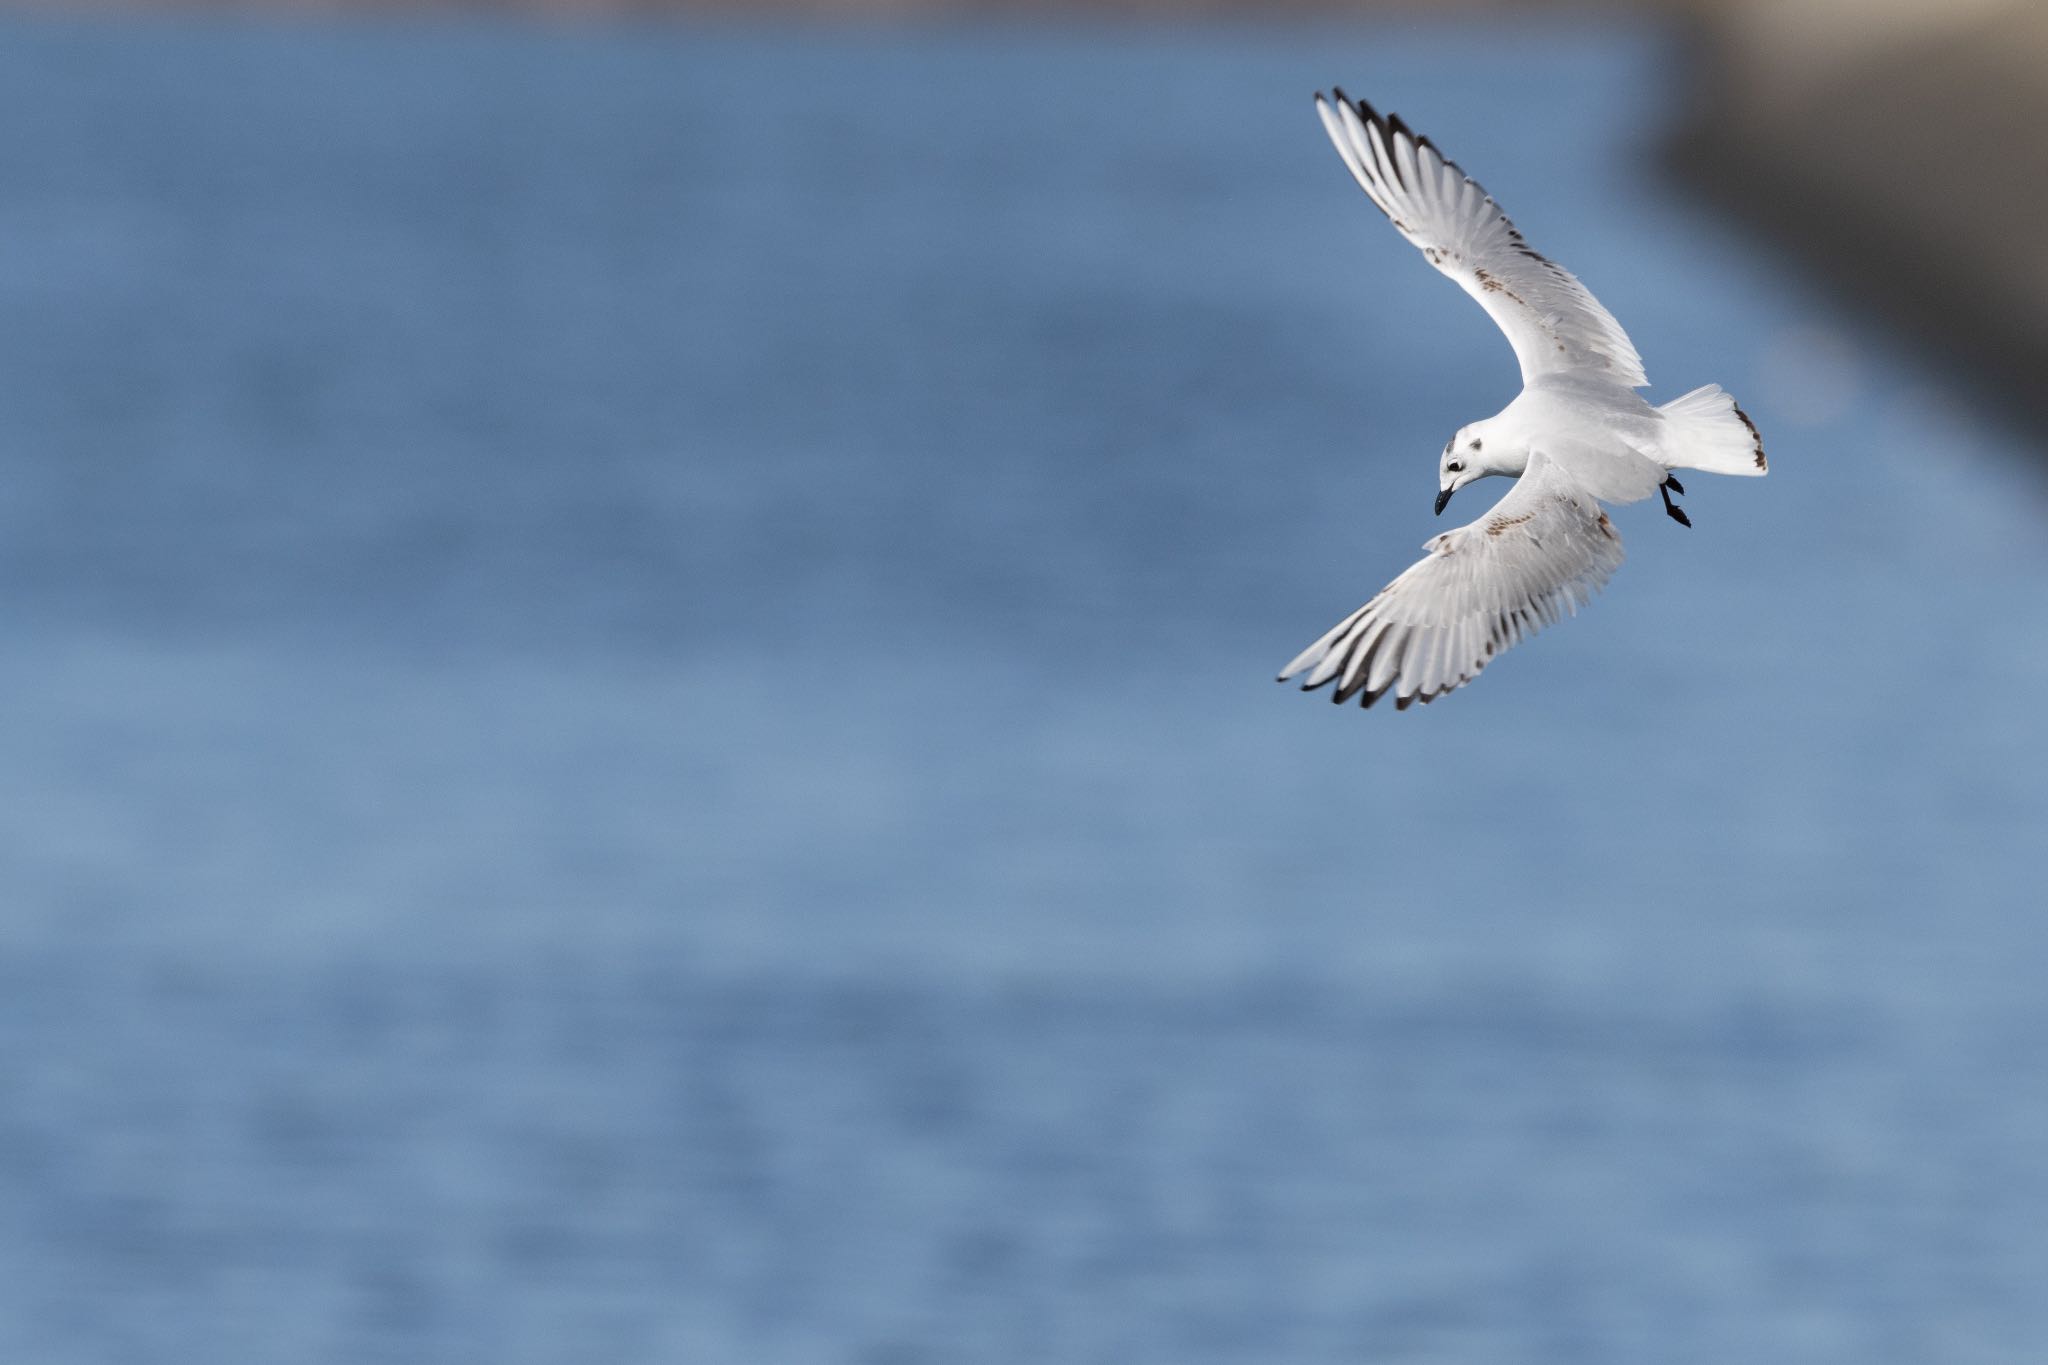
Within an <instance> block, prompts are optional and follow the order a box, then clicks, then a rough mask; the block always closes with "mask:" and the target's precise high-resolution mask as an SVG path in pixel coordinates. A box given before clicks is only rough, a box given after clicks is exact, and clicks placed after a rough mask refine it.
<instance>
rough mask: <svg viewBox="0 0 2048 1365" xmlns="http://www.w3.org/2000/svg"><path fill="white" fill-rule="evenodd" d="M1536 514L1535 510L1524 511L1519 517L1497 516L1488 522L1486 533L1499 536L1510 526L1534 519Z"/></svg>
mask: <svg viewBox="0 0 2048 1365" xmlns="http://www.w3.org/2000/svg"><path fill="white" fill-rule="evenodd" d="M1535 516H1536V514H1535V513H1534V512H1524V513H1522V515H1520V516H1519V517H1495V518H1494V519H1493V520H1492V521H1489V522H1487V523H1486V534H1488V535H1490V536H1497V535H1499V534H1500V533H1501V532H1503V531H1505V530H1507V529H1508V528H1509V527H1511V526H1520V525H1521V524H1522V523H1523V522H1525V521H1529V520H1532V519H1534V517H1535Z"/></svg>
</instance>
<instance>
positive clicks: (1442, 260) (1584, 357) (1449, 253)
mask: <svg viewBox="0 0 2048 1365" xmlns="http://www.w3.org/2000/svg"><path fill="white" fill-rule="evenodd" d="M1316 112H1317V113H1319V114H1321V115H1322V116H1323V128H1324V130H1325V131H1326V132H1328V133H1329V135H1330V141H1331V142H1333V143H1335V144H1336V145H1337V152H1338V155H1340V156H1342V157H1343V158H1344V164H1345V165H1346V166H1348V167H1350V168H1351V174H1352V176H1353V177H1354V178H1355V179H1356V180H1357V181H1358V183H1359V185H1360V187H1361V188H1363V189H1364V190H1365V192H1366V193H1367V194H1368V195H1370V196H1371V197H1372V201H1373V203H1375V204H1377V205H1379V207H1380V211H1381V212H1383V213H1385V214H1386V215H1387V217H1388V218H1389V219H1391V220H1392V221H1393V224H1394V226H1395V227H1397V228H1399V229H1400V230H1401V235H1402V236H1404V237H1406V238H1407V239H1408V240H1409V241H1411V242H1413V243H1415V245H1416V246H1418V247H1420V248H1422V254H1423V255H1424V256H1425V257H1427V258H1428V259H1429V263H1430V264H1431V265H1433V266H1435V267H1436V268H1437V269H1438V270H1441V271H1443V272H1444V274H1446V275H1449V276H1450V277H1451V278H1452V279H1454V280H1456V281H1457V282H1458V284H1459V287H1460V288H1462V289H1464V291H1465V292H1466V293H1468V294H1470V295H1471V296H1472V297H1473V298H1475V299H1477V300H1479V306H1480V307H1482V308H1484V309H1485V310H1486V311H1487V312H1488V313H1489V314H1491V315H1492V317H1493V320H1494V321H1495V322H1497V323H1499V324H1500V329H1501V330H1502V331H1503V332H1506V333H1507V335H1508V342H1509V344H1510V345H1512V346H1513V347H1514V348H1515V358H1516V359H1517V360H1519V361H1521V362H1522V382H1523V384H1525V385H1526V384H1529V383H1531V382H1533V381H1534V380H1535V379H1536V377H1537V376H1538V375H1544V374H1554V373H1556V372H1558V371H1561V370H1591V371H1594V372H1596V373H1602V374H1606V375H1609V376H1611V377H1612V378H1613V379H1614V381H1615V382H1616V383H1619V384H1623V385H1626V386H1628V387H1629V388H1636V387H1639V386H1641V385H1644V384H1647V383H1649V382H1650V381H1649V379H1648V378H1647V377H1646V376H1645V375H1644V374H1643V362H1642V358H1641V357H1640V356H1638V355H1637V354H1636V348H1635V346H1634V345H1633V344H1631V343H1630V341H1629V339H1628V333H1626V332H1624V331H1622V330H1621V324H1620V323H1618V322H1616V321H1615V320H1614V317H1613V315H1612V314H1610V313H1609V312H1608V311H1607V310H1606V309H1605V308H1602V307H1601V306H1600V304H1599V301H1598V300H1596V299H1595V298H1594V297H1593V296H1592V294H1590V293H1588V292H1587V290H1586V286H1584V285H1583V284H1580V283H1579V282H1578V280H1577V279H1576V278H1575V277H1574V276H1573V275H1572V273H1571V272H1570V271H1569V270H1566V269H1565V268H1564V267H1563V266H1561V265H1558V264H1556V263H1555V262H1553V261H1550V260H1547V259H1546V258H1544V257H1543V256H1541V255H1539V254H1537V252H1536V250H1535V249H1534V248H1532V247H1531V246H1530V245H1529V244H1528V243H1527V242H1525V241H1523V240H1522V234H1521V233H1520V232H1517V231H1516V230H1515V225H1514V224H1513V223H1511V222H1509V221H1508V216H1507V215H1506V214H1505V213H1502V212H1501V211H1500V205H1498V204H1496V203H1494V202H1493V197H1492V196H1491V195H1489V194H1487V192H1486V191H1485V190H1483V189H1481V188H1480V187H1479V184H1478V182H1477V181H1475V180H1473V179H1472V178H1471V177H1470V176H1468V175H1466V174H1465V173H1464V172H1463V171H1461V170H1459V169H1458V167H1457V165H1456V164H1455V163H1454V162H1450V161H1446V160H1444V157H1443V153H1441V152H1439V151H1437V149H1436V148H1435V147H1433V146H1431V145H1430V141H1429V139H1428V138H1426V137H1417V136H1416V135H1415V133H1414V132H1413V131H1411V130H1410V129H1409V128H1408V126H1407V125H1406V124H1404V123H1402V122H1401V120H1400V119H1399V118H1397V117H1394V116H1392V115H1388V116H1385V117H1382V116H1381V115H1380V114H1379V113H1377V112H1375V111H1374V109H1373V107H1372V106H1371V105H1369V104H1367V103H1366V102H1365V101H1364V100H1358V101H1356V102H1355V103H1354V102H1353V101H1352V100H1349V99H1347V98H1345V95H1344V92H1343V91H1342V90H1333V91H1332V92H1331V98H1330V99H1329V100H1325V99H1324V98H1323V97H1322V96H1321V95H1317V96H1316Z"/></svg>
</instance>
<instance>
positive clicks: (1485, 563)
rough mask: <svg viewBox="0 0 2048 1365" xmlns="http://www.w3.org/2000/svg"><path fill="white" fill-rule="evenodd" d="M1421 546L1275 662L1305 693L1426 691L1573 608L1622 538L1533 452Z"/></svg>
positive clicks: (1452, 681)
mask: <svg viewBox="0 0 2048 1365" xmlns="http://www.w3.org/2000/svg"><path fill="white" fill-rule="evenodd" d="M1424 548H1425V549H1427V550H1428V551H1429V554H1428V556H1427V557H1426V558H1424V559H1423V560H1422V561H1421V562H1419V563H1417V564H1414V565H1412V566H1411V567H1410V568H1409V569H1408V570H1407V571H1406V572H1405V573H1403V574H1402V575H1401V576H1400V577H1399V578H1396V579H1395V580H1394V581H1393V582H1391V583H1389V584H1387V586H1386V587H1385V588H1383V589H1381V590H1380V594H1379V596H1377V597H1375V598H1373V599H1372V601H1370V602H1367V603H1366V604H1365V605H1364V606H1362V607H1360V608H1359V609H1358V610H1357V611H1354V612H1352V613H1351V615H1349V616H1347V617H1345V618H1344V619H1343V620H1342V621H1340V622H1338V623H1337V626H1336V628H1335V629H1333V630H1331V631H1330V633H1329V634H1327V635H1325V636H1323V638H1322V639H1320V640H1318V641H1316V642H1315V643H1314V644H1312V645H1310V646H1309V647H1308V648H1307V649H1305V650H1303V651H1302V652H1301V653H1300V654H1299V655H1297V656H1296V657H1295V659H1294V662H1292V663H1290V664H1288V665H1287V667H1286V668H1283V669H1282V670H1280V681H1281V682H1286V681H1287V680H1288V679H1289V678H1292V677H1293V676H1295V675H1296V674H1297V673H1300V672H1301V671H1302V670H1303V669H1308V670H1310V672H1309V675H1308V677H1307V678H1306V679H1305V680H1304V681H1303V682H1302V685H1301V686H1302V690H1303V691H1304V692H1306V691H1311V690H1313V689H1315V688H1318V687H1321V686H1322V685H1323V684H1324V683H1327V682H1335V683H1336V684H1337V690H1336V692H1335V694H1334V695H1333V696H1332V697H1331V698H1330V700H1332V701H1336V702H1345V701H1349V700H1350V699H1351V698H1352V697H1353V696H1356V695H1362V696H1363V698H1364V699H1363V700H1362V701H1361V702H1360V703H1359V704H1360V705H1361V706H1371V705H1372V704H1373V703H1374V702H1376V701H1378V700H1379V699H1380V698H1381V697H1383V696H1385V695H1386V694H1387V693H1388V692H1389V691H1391V692H1392V693H1393V694H1394V706H1395V708H1396V709H1398V710H1404V711H1405V710H1406V709H1407V708H1408V706H1409V704H1410V703H1411V702H1418V701H1420V702H1430V701H1435V700H1436V699H1437V698H1438V697H1441V696H1442V695H1443V694H1444V693H1446V692H1449V691H1452V690H1453V689H1455V688H1459V687H1463V686H1464V685H1465V684H1466V683H1468V682H1471V681H1472V680H1473V679H1474V678H1476V677H1478V676H1479V670H1480V669H1482V668H1485V667H1486V665H1487V664H1488V663H1489V662H1490V661H1491V660H1492V659H1493V656H1494V655H1496V654H1498V653H1500V652H1501V651H1502V650H1504V649H1506V648H1508V647H1509V646H1510V645H1513V644H1515V643H1516V642H1517V641H1519V640H1521V639H1523V638H1524V637H1525V636H1529V635H1534V634H1535V633H1536V632H1537V631H1539V630H1541V629H1542V628H1543V627H1544V626H1547V625H1550V624H1552V623H1553V622H1556V621H1558V620H1560V619H1562V618H1563V617H1565V616H1569V615H1574V614H1576V613H1577V611H1578V609H1579V608H1580V607H1582V606H1584V605H1585V604H1586V603H1587V602H1588V601H1590V600H1591V599H1592V596H1593V594H1594V593H1595V592H1596V591H1598V590H1599V588H1600V587H1601V585H1603V584H1604V583H1606V582H1607V580H1608V579H1609V578H1610V577H1612V576H1613V573H1614V571H1615V569H1616V568H1618V567H1620V565H1621V559H1622V552H1621V537H1620V536H1619V535H1617V534H1616V533H1615V530H1614V525H1613V523H1612V522H1610V521H1608V520H1607V514H1606V513H1605V512H1602V511H1601V510H1600V504H1599V502H1598V501H1597V500H1596V499H1594V498H1593V497H1592V495H1590V494H1588V493H1587V492H1585V491H1584V490H1583V489H1581V488H1580V487H1579V486H1578V485H1577V484H1575V483H1573V482H1572V480H1571V479H1570V477H1569V476H1567V475H1566V474H1565V473H1564V471H1563V470H1561V469H1560V468H1559V467H1558V465H1557V464H1556V463H1555V462H1554V461H1552V460H1550V459H1548V458H1546V457H1545V456H1544V455H1543V454H1541V453H1540V452H1538V453H1537V454H1534V455H1532V456H1531V457H1530V460H1529V467H1528V469H1527V471H1526V472H1524V473H1523V475H1522V477H1521V478H1520V479H1518V480H1516V482H1515V486H1514V487H1513V488H1511V489H1509V490H1508V494H1507V496H1506V497H1504V498H1502V499H1501V500H1500V501H1499V502H1498V503H1495V504H1494V507H1493V510H1492V511H1490V512H1488V513H1487V514H1486V515H1485V516H1483V517H1481V518H1480V519H1479V520H1477V521H1475V522H1473V523H1472V524H1471V525H1470V526H1461V527H1459V528H1458V529H1457V530H1455V531H1446V532H1444V533H1443V534H1442V535H1440V536H1436V537H1434V538H1433V539H1431V540H1430V541H1428V542H1427V543H1426V544H1425V546H1424Z"/></svg>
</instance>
